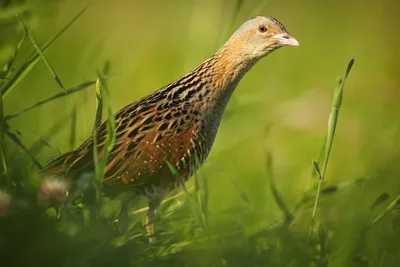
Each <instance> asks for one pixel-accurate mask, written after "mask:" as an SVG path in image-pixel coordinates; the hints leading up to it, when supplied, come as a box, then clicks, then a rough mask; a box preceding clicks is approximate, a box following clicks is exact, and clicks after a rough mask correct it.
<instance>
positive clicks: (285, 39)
mask: <svg viewBox="0 0 400 267" xmlns="http://www.w3.org/2000/svg"><path fill="white" fill-rule="evenodd" d="M272 38H274V39H275V40H277V41H278V43H279V44H281V45H285V46H286V45H287V46H299V45H300V44H299V42H298V41H297V40H296V39H295V38H294V37H293V36H291V35H290V34H289V33H287V32H284V33H279V34H276V35H274V36H272Z"/></svg>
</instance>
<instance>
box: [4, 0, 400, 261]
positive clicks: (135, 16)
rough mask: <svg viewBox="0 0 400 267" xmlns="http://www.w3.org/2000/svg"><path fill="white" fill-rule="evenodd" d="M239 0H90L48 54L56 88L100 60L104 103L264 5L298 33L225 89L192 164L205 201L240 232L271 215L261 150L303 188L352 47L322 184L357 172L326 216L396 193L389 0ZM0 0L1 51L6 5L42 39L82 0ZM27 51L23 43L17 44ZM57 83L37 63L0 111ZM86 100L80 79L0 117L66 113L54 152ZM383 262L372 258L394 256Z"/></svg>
mask: <svg viewBox="0 0 400 267" xmlns="http://www.w3.org/2000/svg"><path fill="white" fill-rule="evenodd" d="M237 2H240V1H228V0H227V1H214V0H212V1H211V0H204V1H203V0H202V1H194V0H191V1H186V0H185V1H184V0H171V1H156V0H150V1H133V0H132V1H128V0H115V1H105V0H104V1H103V0H95V1H91V6H90V8H89V9H88V10H87V12H86V13H85V14H84V15H83V16H82V17H81V18H79V20H78V21H77V22H76V23H75V24H74V25H73V26H72V27H71V28H70V29H69V30H68V31H67V32H66V33H65V34H64V35H63V36H62V37H61V38H60V39H59V40H57V42H56V43H55V44H54V45H52V47H51V48H50V49H49V51H48V52H47V53H46V55H47V58H48V60H49V61H50V62H51V63H52V65H53V67H54V69H55V70H56V72H57V73H58V75H59V76H60V78H61V80H62V81H63V83H64V85H66V87H72V86H74V85H76V84H79V83H82V82H83V81H86V80H91V79H94V78H95V77H96V73H95V71H96V69H101V68H102V66H103V64H104V62H105V61H106V60H109V61H110V63H111V76H110V78H109V81H108V86H109V90H110V99H109V103H110V104H111V106H112V107H113V109H114V110H118V109H120V108H122V107H124V106H125V105H127V104H129V103H131V102H133V101H135V100H137V99H139V98H140V97H142V96H145V95H147V94H149V93H151V92H152V91H154V90H156V89H158V88H160V87H161V86H163V85H165V84H167V83H169V82H171V81H173V80H175V79H177V78H179V77H180V76H182V75H184V74H185V73H187V72H188V71H190V70H191V69H193V68H195V67H196V66H197V65H198V64H200V63H201V62H202V61H204V60H205V59H207V58H208V57H209V56H210V55H212V53H214V52H215V51H216V50H217V49H218V48H219V47H220V46H221V45H222V44H223V42H224V41H225V40H226V39H227V38H228V37H229V35H230V34H231V33H232V32H233V31H234V30H235V28H236V27H238V26H239V25H240V24H241V23H242V22H244V21H245V20H247V19H249V18H251V17H253V16H255V15H266V16H272V17H275V18H277V19H278V20H280V21H281V22H282V23H283V24H284V25H285V26H286V27H287V29H288V31H289V32H290V33H291V34H292V35H293V36H294V37H295V38H296V39H297V40H299V42H300V46H299V47H296V48H282V49H280V50H279V51H277V52H274V53H273V54H271V55H269V56H268V57H266V58H265V59H263V60H261V61H260V62H259V63H258V64H257V65H256V66H255V67H254V68H253V69H252V70H251V71H250V72H249V73H248V74H247V75H246V76H245V78H244V79H243V80H242V82H241V83H240V85H239V86H238V88H237V89H236V91H235V93H234V96H233V98H232V100H231V102H230V104H229V106H228V108H227V111H226V116H225V117H224V119H223V121H222V123H221V126H220V129H219V132H218V136H217V139H216V142H215V145H214V147H213V150H212V152H211V154H210V157H209V158H208V160H207V163H206V164H205V166H203V167H202V168H201V170H200V172H201V173H202V174H204V175H205V176H206V177H207V181H208V190H209V191H208V192H209V196H210V198H209V211H210V213H216V214H220V215H219V217H218V218H219V219H218V220H219V222H229V221H232V220H234V221H240V222H241V224H242V225H244V226H245V228H246V229H247V230H248V231H249V232H251V231H254V229H257V227H259V226H260V225H265V224H268V223H271V222H273V221H276V220H280V218H281V216H282V215H281V212H280V210H279V208H278V207H277V205H276V203H275V201H274V199H273V197H272V195H271V191H270V187H269V182H268V179H267V173H268V170H267V168H266V151H268V152H270V153H271V155H272V159H273V172H274V179H275V181H276V184H277V188H278V190H279V191H280V193H281V195H282V196H283V198H284V200H285V201H286V203H287V205H288V207H289V208H290V209H292V208H293V207H294V205H295V204H296V203H297V202H298V201H299V199H300V198H301V197H302V195H303V194H304V192H306V191H307V190H309V189H310V188H312V187H313V185H314V184H315V178H313V177H312V175H311V173H312V164H311V163H312V160H316V159H318V157H319V153H320V149H321V147H322V145H323V142H324V138H325V134H326V130H327V122H328V117H329V113H330V110H331V101H332V96H333V89H334V87H335V84H336V77H337V76H338V75H343V73H344V70H345V68H346V65H347V63H348V61H349V60H350V59H351V58H354V59H355V65H354V67H353V70H352V72H351V73H350V76H349V78H348V81H347V83H346V87H345V92H344V100H343V105H342V108H341V110H340V115H339V122H338V127H337V134H336V136H335V140H334V146H333V150H332V154H331V158H330V162H329V166H328V169H327V174H326V181H325V183H326V185H337V184H342V183H343V182H346V181H347V182H351V181H355V180H357V179H360V178H363V179H365V182H364V183H362V185H354V186H353V185H351V186H349V187H345V188H344V189H343V190H342V191H340V192H337V193H336V194H335V195H333V196H330V197H327V198H324V199H323V200H322V203H321V209H322V210H324V209H325V210H327V213H326V217H325V219H326V220H328V221H329V220H336V219H337V218H339V217H341V216H342V217H345V216H347V219H348V220H351V219H352V218H356V217H357V214H358V212H361V211H364V210H366V209H367V208H368V207H369V206H370V205H371V203H372V202H373V201H374V200H375V199H376V198H377V197H378V196H379V195H380V194H381V193H382V192H385V193H387V194H388V195H389V196H390V197H395V196H396V195H397V194H399V192H400V179H399V174H400V166H399V164H398V162H399V159H400V157H399V148H398V144H399V141H400V135H399V134H400V131H399V130H400V128H399V125H400V124H399V114H400V105H399V99H400V90H399V89H400V88H399V87H400V66H399V62H400V52H399V47H400V37H399V35H398V29H399V27H400V22H399V19H398V14H399V11H400V3H399V2H397V1H393V0H381V1H366V0H352V1H345V0H336V1H318V0H305V1H296V0H285V1H276V0H269V1H259V0H246V1H243V5H242V7H241V9H240V11H239V12H238V14H237V16H236V18H235V10H236V5H237ZM0 3H1V5H3V6H4V10H3V9H2V11H1V12H0V14H3V15H1V17H0V22H1V24H0V27H1V28H0V29H1V31H2V32H1V38H0V46H1V52H0V62H2V61H5V60H6V59H7V58H8V57H9V56H10V55H11V54H12V52H13V49H14V47H15V45H16V43H17V42H18V40H19V38H20V37H21V35H22V29H20V26H19V24H18V22H17V21H16V19H14V18H13V15H14V14H15V12H26V14H28V15H27V16H26V23H27V24H28V26H29V27H30V29H31V30H32V32H33V34H34V35H35V37H36V39H37V40H38V42H39V43H42V42H43V41H44V40H47V39H48V38H49V37H51V36H53V35H54V33H56V32H57V31H58V30H59V29H60V28H61V27H62V26H63V25H64V24H66V23H67V22H68V21H69V20H70V19H71V18H72V17H73V16H74V15H75V14H76V13H77V12H79V10H81V9H82V8H83V7H84V6H85V5H86V4H87V2H86V1H78V0H69V1H49V0H48V1H44V0H36V1H15V2H14V1H0ZM1 5H0V6H1ZM31 51H33V47H32V45H31V44H30V43H29V42H26V43H25V44H24V46H23V54H24V53H25V54H28V53H29V52H31ZM59 91H60V88H59V87H58V86H57V84H56V82H55V80H54V79H53V78H52V77H51V75H50V73H49V71H48V69H47V68H46V66H45V65H44V64H43V63H42V62H41V63H39V64H38V65H37V66H36V67H35V68H34V69H33V70H32V71H31V72H30V73H29V75H28V76H27V77H25V79H24V80H23V81H22V82H21V83H20V84H19V85H18V86H17V88H15V89H13V90H12V92H10V94H8V95H7V97H6V98H5V100H4V106H5V114H8V113H13V112H16V111H18V110H20V109H22V108H24V107H27V106H30V105H31V104H34V103H36V102H38V101H40V100H42V99H44V98H46V97H48V96H50V95H53V94H55V93H58V92H59ZM74 105H76V107H77V115H78V116H77V120H78V121H77V122H78V123H77V125H78V128H77V132H76V133H77V135H76V140H75V141H74V144H73V145H71V144H70V142H69V134H70V127H71V122H70V120H69V117H68V116H69V115H68V114H71V111H72V110H73V108H74ZM94 110H95V89H94V87H91V88H88V89H87V90H85V91H83V92H80V93H77V94H74V95H71V96H70V97H65V98H62V99H60V100H57V101H54V102H51V103H49V104H47V105H44V106H42V107H40V108H37V109H35V110H32V111H31V112H29V113H27V114H24V115H23V116H20V117H18V118H16V119H14V120H13V121H12V122H11V126H12V127H13V128H16V129H19V130H21V131H26V132H29V133H32V134H35V135H36V136H43V135H44V134H45V133H47V132H48V130H49V129H50V128H51V126H52V125H53V124H54V123H56V122H57V121H59V120H64V124H65V128H64V129H62V130H61V131H59V132H57V133H56V134H55V135H53V136H52V137H51V139H50V140H47V141H48V142H49V143H51V145H52V146H54V147H57V148H59V149H60V150H61V151H63V152H64V151H68V150H70V149H72V148H74V147H77V146H78V145H79V144H80V143H81V142H83V141H84V140H85V139H86V138H87V137H88V136H89V135H90V132H91V130H92V122H93V120H94V114H95V112H94ZM24 142H26V144H31V143H32V142H33V141H32V140H30V139H29V138H26V139H24ZM54 155H56V151H54V150H51V149H49V148H46V149H44V150H43V151H42V153H41V154H40V157H39V159H40V161H41V162H43V163H44V162H45V161H47V160H48V159H50V158H51V157H52V156H54ZM243 194H245V195H246V197H247V198H248V201H247V202H246V201H243V198H244V197H243ZM249 206H251V208H252V209H254V210H253V212H252V213H251V215H249V216H238V217H235V214H232V212H226V211H229V210H235V209H240V208H246V207H249ZM310 216H311V215H310V211H309V210H307V211H306V212H305V214H304V218H303V222H299V226H294V228H295V229H297V228H296V227H298V228H299V229H301V228H302V227H303V228H304V229H307V226H308V225H309V221H310V218H311V217H310ZM302 224H304V225H303V226H302ZM298 231H301V230H298ZM346 231H350V230H346ZM350 232H351V231H350ZM345 233H346V232H344V233H342V235H343V236H345V235H346V234H345ZM398 234H399V232H398V230H397V236H398ZM378 254H379V253H378ZM377 257H378V256H377ZM392 263H393V264H394V261H393V262H391V263H390V264H392ZM387 264H388V265H382V266H395V265H390V264H389V263H387ZM260 266H261V265H260ZM337 266H340V265H337ZM343 266H344V265H343ZM347 266H351V265H347ZM366 266H378V265H366Z"/></svg>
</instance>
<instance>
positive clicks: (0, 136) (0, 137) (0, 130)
mask: <svg viewBox="0 0 400 267" xmlns="http://www.w3.org/2000/svg"><path fill="white" fill-rule="evenodd" d="M5 126H6V125H5V123H4V118H3V96H2V93H1V92H0V164H1V166H2V170H1V176H5V177H7V174H8V171H7V162H6V158H5V154H4V145H3V144H4V132H5V130H6V129H5ZM6 179H7V183H6V184H7V185H9V184H10V183H9V180H8V178H6Z"/></svg>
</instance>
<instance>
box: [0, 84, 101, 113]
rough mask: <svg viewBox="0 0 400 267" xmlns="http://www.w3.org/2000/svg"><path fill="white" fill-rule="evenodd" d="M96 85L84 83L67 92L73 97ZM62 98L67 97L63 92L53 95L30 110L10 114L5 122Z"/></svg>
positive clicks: (29, 108)
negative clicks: (74, 94)
mask: <svg viewBox="0 0 400 267" xmlns="http://www.w3.org/2000/svg"><path fill="white" fill-rule="evenodd" d="M95 83H96V81H90V82H84V83H82V84H79V85H77V86H75V87H73V88H70V89H67V90H66V92H67V94H68V95H71V94H73V93H76V92H79V91H81V90H83V89H85V88H87V87H89V86H91V85H93V84H95ZM60 97H65V93H63V92H61V93H57V94H55V95H53V96H52V97H49V98H47V99H45V100H42V101H39V102H38V103H36V104H34V105H32V106H30V107H28V108H25V109H23V110H21V111H18V112H16V113H14V114H10V115H7V116H4V120H5V121H8V120H10V119H13V118H15V117H18V116H19V115H21V114H23V113H25V112H27V111H30V110H32V109H34V108H37V107H39V106H41V105H44V104H46V103H48V102H50V101H53V100H56V99H58V98H60Z"/></svg>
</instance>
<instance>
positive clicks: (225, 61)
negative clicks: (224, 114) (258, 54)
mask: <svg viewBox="0 0 400 267" xmlns="http://www.w3.org/2000/svg"><path fill="white" fill-rule="evenodd" d="M256 62H257V60H256V59H248V58H247V57H243V56H242V55H239V54H238V52H237V50H236V51H235V50H234V49H231V48H230V47H229V46H224V47H222V48H221V49H220V50H219V51H218V52H217V53H215V54H214V55H213V56H212V57H211V58H210V59H208V60H207V61H205V62H204V63H203V64H202V65H200V67H199V68H200V69H203V68H205V69H207V71H205V72H204V74H203V77H204V79H205V80H208V81H209V83H208V86H204V87H203V90H205V91H206V92H207V95H208V96H207V101H205V102H204V103H203V106H204V107H205V108H213V107H217V108H218V109H222V110H221V111H223V109H224V108H225V106H226V105H227V103H228V101H229V99H230V97H231V95H232V93H233V91H234V90H235V88H236V87H237V85H238V84H239V82H240V80H241V79H242V78H243V76H244V75H245V74H246V73H247V72H248V71H249V70H250V69H251V68H252V67H253V66H254V64H255V63H256Z"/></svg>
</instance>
